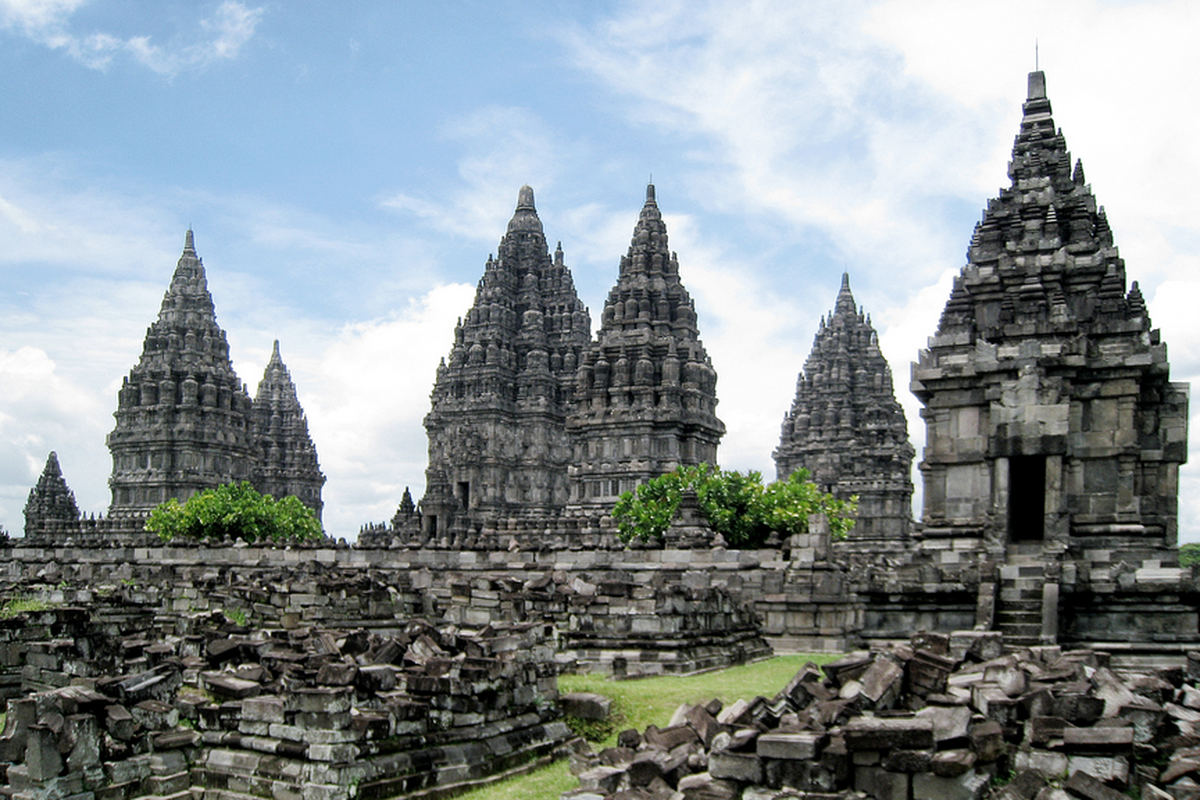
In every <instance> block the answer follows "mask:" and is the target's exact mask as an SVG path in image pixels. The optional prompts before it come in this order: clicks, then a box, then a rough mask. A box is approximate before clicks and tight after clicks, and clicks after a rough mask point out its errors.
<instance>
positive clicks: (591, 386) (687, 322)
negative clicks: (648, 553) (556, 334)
mask: <svg viewBox="0 0 1200 800" xmlns="http://www.w3.org/2000/svg"><path fill="white" fill-rule="evenodd" d="M716 389H717V373H716V371H715V370H714V369H713V367H712V363H711V361H710V360H709V357H708V353H707V352H706V351H705V349H704V345H703V344H702V343H701V341H700V335H699V331H698V329H697V327H696V310H695V307H694V306H693V303H692V299H691V297H689V296H688V292H687V289H685V288H684V286H683V283H682V282H681V281H680V279H679V262H678V260H677V258H676V256H675V254H674V253H672V252H671V251H670V249H669V248H668V245H667V227H666V224H665V223H664V222H663V218H662V214H661V213H660V212H659V209H658V204H657V202H656V201H655V198H654V186H653V184H651V185H650V186H647V187H646V203H645V205H644V206H642V211H641V214H640V215H639V216H638V221H637V225H636V226H635V227H634V230H633V241H632V242H631V243H630V245H629V252H628V254H627V255H625V256H624V257H623V258H622V259H621V268H620V274H619V276H618V278H617V283H616V285H615V286H614V287H613V288H612V291H610V292H609V294H608V300H607V302H606V303H605V304H604V317H603V321H602V323H601V327H600V333H599V335H598V337H597V340H596V341H595V342H594V343H593V344H592V345H591V346H590V348H589V349H588V351H587V354H586V356H585V357H584V359H583V362H582V363H581V364H580V367H579V372H578V376H577V381H576V387H575V410H574V412H573V413H572V415H571V417H570V419H569V420H568V425H567V428H568V431H569V432H570V434H571V436H572V439H573V442H574V446H575V454H574V459H573V460H572V462H571V468H570V474H571V499H570V506H569V508H570V510H571V512H572V513H574V514H598V513H603V512H607V511H609V510H611V508H612V506H613V504H614V503H615V502H616V500H617V497H618V495H620V493H621V492H625V491H628V490H630V489H633V488H634V487H636V486H637V485H638V484H640V483H643V482H645V481H647V480H649V479H651V478H654V477H657V476H658V475H662V474H663V473H665V472H669V471H671V470H673V469H674V468H675V467H677V466H679V465H681V464H699V463H701V462H707V463H711V464H715V463H716V458H717V445H718V444H719V443H720V441H721V436H722V435H723V434H724V433H725V425H724V423H722V422H721V421H720V420H719V419H717V416H716V406H717V396H716Z"/></svg>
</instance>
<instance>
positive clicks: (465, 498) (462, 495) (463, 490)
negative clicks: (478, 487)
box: [458, 481, 471, 508]
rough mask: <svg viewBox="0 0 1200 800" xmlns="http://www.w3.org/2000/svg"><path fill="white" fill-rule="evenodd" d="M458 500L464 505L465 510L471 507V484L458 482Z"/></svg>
mask: <svg viewBox="0 0 1200 800" xmlns="http://www.w3.org/2000/svg"><path fill="white" fill-rule="evenodd" d="M458 499H459V501H460V502H461V503H462V506H463V508H470V507H471V482H470V481H459V482H458Z"/></svg>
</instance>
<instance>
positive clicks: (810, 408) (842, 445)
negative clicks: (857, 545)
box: [774, 274, 914, 542]
mask: <svg viewBox="0 0 1200 800" xmlns="http://www.w3.org/2000/svg"><path fill="white" fill-rule="evenodd" d="M913 454H914V450H913V446H912V445H911V444H910V443H909V441H908V424H907V422H906V421H905V418H904V410H903V409H902V408H901V407H900V404H899V403H898V402H897V401H896V394H895V391H894V390H893V388H892V371H891V368H890V367H889V366H888V363H887V359H885V358H884V357H883V353H882V352H880V350H879V339H878V337H877V335H876V333H875V329H874V328H873V327H872V326H871V319H870V317H869V316H866V315H865V314H863V312H862V310H861V309H859V308H858V307H857V306H856V305H855V303H854V295H853V294H851V292H850V276H849V275H847V274H843V275H842V288H841V290H840V291H839V292H838V296H837V303H836V305H835V306H834V310H833V313H831V314H830V315H829V318H828V320H826V318H825V317H822V318H821V326H820V328H819V329H818V331H817V335H816V337H815V338H814V339H813V347H812V352H811V353H810V354H809V356H808V360H807V361H805V362H804V371H803V372H801V373H800V375H799V377H798V378H797V380H796V399H795V401H794V402H793V403H792V408H791V410H790V411H789V412H788V413H787V414H786V415H785V416H784V418H783V430H782V432H781V435H780V438H779V449H777V450H776V451H775V453H774V458H775V469H776V473H777V477H778V479H779V480H784V479H786V478H787V477H788V476H789V475H791V474H792V473H793V472H795V471H796V470H797V469H801V468H804V469H807V470H808V471H809V473H810V474H811V480H812V481H813V482H814V483H816V484H817V485H818V486H819V487H820V488H821V490H822V491H825V492H831V493H833V495H834V496H835V497H839V498H843V499H845V498H849V497H851V496H855V495H857V496H858V518H857V520H856V521H855V524H854V528H853V529H852V530H851V532H850V537H851V539H852V540H856V541H859V540H861V541H873V542H877V541H881V540H883V541H892V542H897V541H903V540H904V539H907V538H908V535H909V529H910V527H911V519H912V493H913V485H912V460H913Z"/></svg>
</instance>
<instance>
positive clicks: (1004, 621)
mask: <svg viewBox="0 0 1200 800" xmlns="http://www.w3.org/2000/svg"><path fill="white" fill-rule="evenodd" d="M1045 582H1046V566H1045V559H1044V556H1043V555H1042V545H1041V543H1040V542H1037V543H1032V544H1010V545H1009V549H1008V558H1007V560H1006V561H1005V563H1004V564H1003V565H1002V566H1001V567H1000V596H999V598H998V599H997V602H996V630H998V631H1000V632H1001V633H1003V634H1004V642H1005V644H1013V645H1037V644H1041V643H1042V642H1041V634H1042V592H1043V587H1044V585H1045Z"/></svg>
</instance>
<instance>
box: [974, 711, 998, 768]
mask: <svg viewBox="0 0 1200 800" xmlns="http://www.w3.org/2000/svg"><path fill="white" fill-rule="evenodd" d="M969 739H970V743H971V750H972V752H974V753H975V756H976V757H977V758H978V759H979V760H980V761H981V762H985V763H986V762H991V761H996V760H997V759H999V758H1000V757H1001V756H1003V755H1004V752H1005V746H1004V728H1003V727H1001V725H1000V723H998V722H995V721H993V720H987V721H985V722H980V723H979V724H977V725H975V726H973V727H972V728H971V733H970V735H969Z"/></svg>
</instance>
